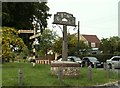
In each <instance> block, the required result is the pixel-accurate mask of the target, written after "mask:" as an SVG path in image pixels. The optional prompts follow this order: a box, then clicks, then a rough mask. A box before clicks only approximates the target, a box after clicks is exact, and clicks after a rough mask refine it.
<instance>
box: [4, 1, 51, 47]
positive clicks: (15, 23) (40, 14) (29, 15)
mask: <svg viewBox="0 0 120 88" xmlns="http://www.w3.org/2000/svg"><path fill="white" fill-rule="evenodd" d="M48 11H49V7H48V6H47V5H46V2H41V3H38V2H3V3H2V26H8V27H14V28H16V30H19V29H23V30H24V29H33V25H32V21H33V15H35V17H36V18H37V19H38V21H37V22H38V23H39V24H40V27H41V32H42V31H43V30H44V29H45V28H46V27H47V19H48V18H49V17H50V16H51V14H49V13H48ZM19 36H20V37H21V38H22V39H23V41H24V42H25V44H26V45H27V46H29V48H30V46H31V45H30V44H31V43H30V42H29V41H30V40H29V37H30V36H31V34H20V35H19Z"/></svg>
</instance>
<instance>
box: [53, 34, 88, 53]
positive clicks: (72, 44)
mask: <svg viewBox="0 0 120 88" xmlns="http://www.w3.org/2000/svg"><path fill="white" fill-rule="evenodd" d="M67 40H68V55H76V54H77V48H78V47H77V43H78V40H77V37H76V36H74V35H70V34H68V35H67ZM62 42H63V39H62V38H61V37H59V38H58V39H57V40H56V41H55V43H54V51H55V52H57V53H59V54H61V53H62ZM80 49H88V46H87V45H86V44H85V43H84V42H83V41H80Z"/></svg>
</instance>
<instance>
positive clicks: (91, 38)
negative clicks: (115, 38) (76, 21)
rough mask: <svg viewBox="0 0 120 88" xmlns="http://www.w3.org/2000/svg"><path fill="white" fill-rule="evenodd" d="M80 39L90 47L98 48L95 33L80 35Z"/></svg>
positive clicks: (98, 42) (98, 43) (98, 41)
mask: <svg viewBox="0 0 120 88" xmlns="http://www.w3.org/2000/svg"><path fill="white" fill-rule="evenodd" d="M80 40H82V41H84V43H86V44H87V45H88V46H89V47H91V48H99V45H100V40H99V39H98V37H97V36H96V35H85V34H82V35H80Z"/></svg>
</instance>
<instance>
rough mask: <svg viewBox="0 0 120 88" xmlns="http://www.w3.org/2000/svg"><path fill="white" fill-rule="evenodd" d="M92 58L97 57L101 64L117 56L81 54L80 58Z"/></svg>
mask: <svg viewBox="0 0 120 88" xmlns="http://www.w3.org/2000/svg"><path fill="white" fill-rule="evenodd" d="M86 56H90V57H96V58H97V59H98V60H99V61H101V62H106V60H107V59H110V58H111V57H113V56H117V55H115V54H81V55H79V57H80V58H81V59H82V58H83V57H86Z"/></svg>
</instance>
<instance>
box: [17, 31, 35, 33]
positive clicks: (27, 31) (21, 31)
mask: <svg viewBox="0 0 120 88" xmlns="http://www.w3.org/2000/svg"><path fill="white" fill-rule="evenodd" d="M18 33H34V31H33V30H18Z"/></svg>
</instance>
